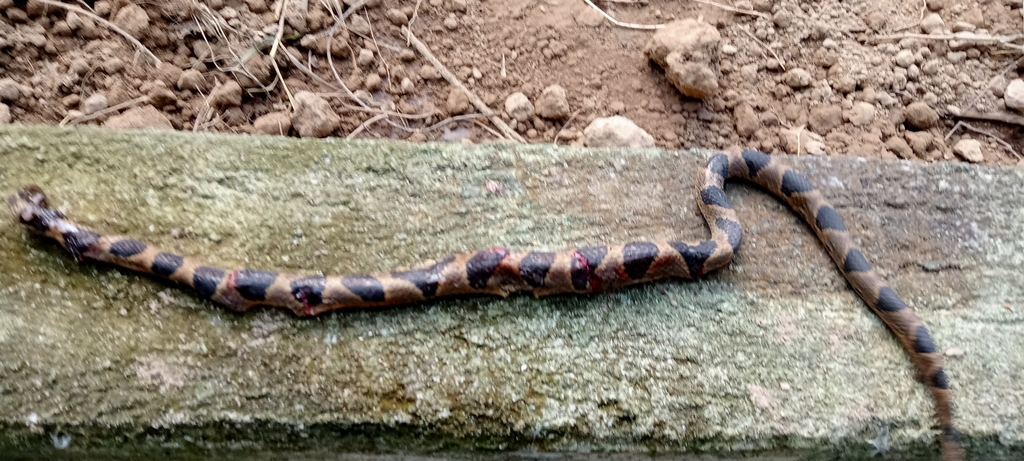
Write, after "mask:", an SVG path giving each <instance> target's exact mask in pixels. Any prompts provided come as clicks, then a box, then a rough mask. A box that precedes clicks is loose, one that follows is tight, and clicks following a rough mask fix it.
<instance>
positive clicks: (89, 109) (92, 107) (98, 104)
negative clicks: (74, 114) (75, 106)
mask: <svg viewBox="0 0 1024 461" xmlns="http://www.w3.org/2000/svg"><path fill="white" fill-rule="evenodd" d="M106 108H107V97H106V96H104V95H103V94H102V93H96V94H94V95H92V96H89V97H88V98H85V101H82V107H81V110H82V113H83V114H85V115H91V114H95V113H96V112H99V111H101V110H103V109H106Z"/></svg>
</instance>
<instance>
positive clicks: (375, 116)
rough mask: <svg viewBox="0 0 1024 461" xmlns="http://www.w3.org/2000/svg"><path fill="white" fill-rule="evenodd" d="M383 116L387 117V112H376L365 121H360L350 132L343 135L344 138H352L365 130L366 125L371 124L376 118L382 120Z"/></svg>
mask: <svg viewBox="0 0 1024 461" xmlns="http://www.w3.org/2000/svg"><path fill="white" fill-rule="evenodd" d="M385 118H388V114H377V115H374V116H373V117H370V118H369V119H367V120H366V121H365V122H363V123H360V124H359V126H357V127H356V129H354V130H352V132H351V133H349V134H348V136H345V139H352V138H354V137H356V135H357V134H359V133H360V132H361V131H363V130H365V129H366V128H367V127H368V126H370V125H373V124H374V123H376V122H377V121H378V120H383V119H385Z"/></svg>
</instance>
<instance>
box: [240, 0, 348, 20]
mask: <svg viewBox="0 0 1024 461" xmlns="http://www.w3.org/2000/svg"><path fill="white" fill-rule="evenodd" d="M245 5H246V6H248V7H249V11H252V12H253V13H256V14H260V13H265V12H266V11H267V2H266V0H245ZM352 17H355V16H352Z"/></svg>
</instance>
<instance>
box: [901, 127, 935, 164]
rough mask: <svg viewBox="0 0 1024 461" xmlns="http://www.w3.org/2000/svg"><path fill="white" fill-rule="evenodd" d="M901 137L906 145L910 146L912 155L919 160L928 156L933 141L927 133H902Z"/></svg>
mask: <svg viewBox="0 0 1024 461" xmlns="http://www.w3.org/2000/svg"><path fill="white" fill-rule="evenodd" d="M903 137H904V138H906V139H907V144H909V145H910V148H911V149H912V150H913V151H914V154H915V155H917V156H918V157H920V158H925V156H927V155H928V152H929V151H930V150H931V148H932V141H933V139H934V137H933V136H932V134H931V133H929V132H927V131H908V132H906V133H903Z"/></svg>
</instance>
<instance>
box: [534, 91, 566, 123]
mask: <svg viewBox="0 0 1024 461" xmlns="http://www.w3.org/2000/svg"><path fill="white" fill-rule="evenodd" d="M537 115H540V116H541V117H544V118H547V119H552V120H564V119H566V118H568V117H569V100H568V99H567V98H566V93H565V88H562V87H561V86H560V85H551V86H548V87H547V88H544V91H543V92H541V94H540V97H539V98H537Z"/></svg>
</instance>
